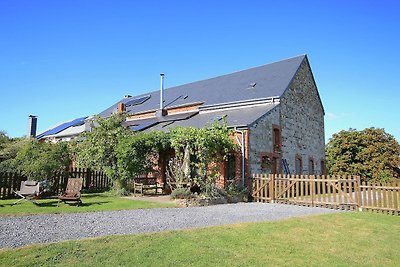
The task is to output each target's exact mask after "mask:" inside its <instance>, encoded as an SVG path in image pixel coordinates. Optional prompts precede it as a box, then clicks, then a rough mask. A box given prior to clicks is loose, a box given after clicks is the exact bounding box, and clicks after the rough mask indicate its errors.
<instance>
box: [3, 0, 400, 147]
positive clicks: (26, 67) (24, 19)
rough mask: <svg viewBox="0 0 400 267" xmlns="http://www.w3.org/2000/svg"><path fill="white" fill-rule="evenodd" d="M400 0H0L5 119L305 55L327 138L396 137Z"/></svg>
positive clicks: (21, 130)
mask: <svg viewBox="0 0 400 267" xmlns="http://www.w3.org/2000/svg"><path fill="white" fill-rule="evenodd" d="M398 14H400V3H399V2H398V1H384V0H383V1H266V0H264V1H234V0H231V1H191V0H188V1H118V0H115V1H111V0H110V1H100V0H96V1H90V0H85V1H72V0H71V1H40V0H35V1H19V0H2V1H0V33H1V34H0V62H1V64H0V130H4V131H6V132H7V133H8V135H9V136H11V137H19V136H23V135H25V134H26V131H27V117H28V115H30V114H34V115H37V116H38V131H39V132H40V131H43V130H45V129H46V128H48V127H51V126H53V125H55V124H57V123H58V122H62V121H65V120H68V119H73V118H77V117H80V116H85V115H93V114H96V113H98V112H100V111H102V110H104V109H106V108H107V107H109V106H111V105H112V104H114V103H115V102H117V101H118V100H120V99H121V98H122V96H123V95H125V94H132V95H136V94H141V93H144V92H146V91H149V90H156V89H157V88H158V87H159V73H160V72H165V73H166V80H165V85H166V87H171V86H174V85H179V84H183V83H187V82H192V81H196V80H201V79H206V78H210V77H213V76H217V75H221V74H225V73H230V72H233V71H237V70H241V69H246V68H249V67H253V66H258V65H263V64H267V63H270V62H273V61H277V60H281V59H285V58H289V57H293V56H296V55H300V54H307V55H308V57H309V60H310V63H311V67H312V70H313V73H314V76H315V80H316V83H317V86H318V88H319V92H320V95H321V98H322V102H323V104H324V107H325V111H326V116H325V128H326V129H325V131H326V140H328V139H329V138H330V137H331V136H332V134H333V133H335V132H338V131H340V130H342V129H349V128H350V127H351V128H356V129H358V130H361V129H364V128H366V127H372V126H373V127H379V128H385V130H386V131H387V132H389V133H391V134H392V135H394V136H395V137H396V139H397V140H400V123H399V121H400V120H399V117H400V116H399V115H400V112H399V104H400V102H399V99H400V92H399V86H398V84H399V82H398V78H399V77H400V67H399V62H400V30H399V29H400V16H399V15H398Z"/></svg>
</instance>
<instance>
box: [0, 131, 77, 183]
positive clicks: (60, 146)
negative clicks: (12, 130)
mask: <svg viewBox="0 0 400 267" xmlns="http://www.w3.org/2000/svg"><path fill="white" fill-rule="evenodd" d="M9 148H10V149H9V150H8V151H10V154H8V156H10V158H9V159H7V160H5V161H3V162H1V163H0V168H1V169H2V170H5V171H21V172H22V174H24V175H26V176H27V177H28V178H29V179H31V180H36V181H44V180H47V179H49V178H51V177H52V175H53V174H54V172H57V171H64V170H65V169H66V168H68V167H69V165H70V163H71V159H70V154H69V151H68V147H67V144H66V143H57V144H52V143H47V142H44V143H40V142H38V141H37V140H35V139H26V138H23V139H19V140H17V141H15V142H13V146H10V147H9ZM13 153H15V155H13Z"/></svg>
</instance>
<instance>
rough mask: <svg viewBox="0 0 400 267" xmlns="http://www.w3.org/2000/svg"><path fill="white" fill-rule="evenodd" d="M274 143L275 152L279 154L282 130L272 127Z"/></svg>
mask: <svg viewBox="0 0 400 267" xmlns="http://www.w3.org/2000/svg"><path fill="white" fill-rule="evenodd" d="M272 143H273V151H274V152H279V151H280V150H281V146H282V142H281V130H280V128H279V126H277V125H273V126H272Z"/></svg>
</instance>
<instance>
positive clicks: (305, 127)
mask: <svg viewBox="0 0 400 267" xmlns="http://www.w3.org/2000/svg"><path fill="white" fill-rule="evenodd" d="M163 79H164V75H163V74H162V75H161V88H160V90H157V91H153V92H149V93H146V94H142V95H138V96H129V95H128V96H125V97H124V98H123V99H121V100H120V101H119V102H117V103H115V104H114V105H112V106H111V107H109V108H107V109H106V110H104V111H103V112H101V113H100V114H99V115H100V116H102V117H108V116H110V115H111V114H112V113H114V112H126V113H127V114H128V118H127V120H126V122H125V126H126V127H129V128H130V129H131V130H132V131H156V130H161V131H168V130H169V129H171V128H173V127H177V126H191V127H204V126H210V125H211V124H212V123H214V122H215V121H216V120H217V121H218V120H221V119H222V118H224V119H225V121H226V122H227V124H228V127H230V128H231V129H233V131H234V136H233V137H232V138H233V139H234V140H235V142H236V143H237V144H238V145H239V146H240V147H241V152H240V153H235V154H233V155H232V156H230V157H229V159H228V161H226V162H221V163H218V164H220V169H221V171H220V174H221V181H220V182H222V183H223V184H224V183H225V182H226V181H227V180H229V179H236V180H237V181H242V183H243V184H245V179H246V178H248V177H250V175H251V174H252V173H284V174H325V140H324V108H323V105H322V102H321V98H320V96H319V93H318V89H317V86H316V83H315V80H314V77H313V74H312V71H311V68H310V63H309V61H308V58H307V56H306V55H301V56H297V57H293V58H289V59H285V60H282V61H278V62H274V63H271V64H267V65H263V66H259V67H255V68H251V69H247V70H242V71H238V72H234V73H231V74H226V75H223V76H219V77H215V78H210V79H206V80H202V81H197V82H193V83H189V84H184V85H180V86H176V87H172V88H167V89H165V90H164V88H163V87H164V86H163ZM158 163H159V164H158V169H159V170H158V172H157V173H155V174H154V175H156V176H157V177H158V179H159V180H162V181H165V158H163V155H161V156H160V159H159V161H158Z"/></svg>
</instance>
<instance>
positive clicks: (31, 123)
mask: <svg viewBox="0 0 400 267" xmlns="http://www.w3.org/2000/svg"><path fill="white" fill-rule="evenodd" d="M36 127H37V116H34V115H29V117H28V135H27V137H28V138H31V137H33V138H35V137H36Z"/></svg>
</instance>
